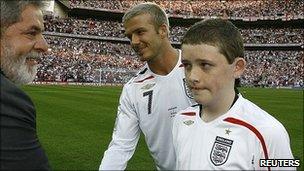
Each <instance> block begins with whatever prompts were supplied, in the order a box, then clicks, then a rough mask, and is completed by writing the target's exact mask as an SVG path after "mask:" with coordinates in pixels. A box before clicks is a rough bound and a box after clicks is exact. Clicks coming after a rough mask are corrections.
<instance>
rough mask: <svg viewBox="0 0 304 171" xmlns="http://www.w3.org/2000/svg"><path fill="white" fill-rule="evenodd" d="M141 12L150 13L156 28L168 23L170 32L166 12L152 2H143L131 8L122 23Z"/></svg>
mask: <svg viewBox="0 0 304 171" xmlns="http://www.w3.org/2000/svg"><path fill="white" fill-rule="evenodd" d="M140 14H150V15H151V16H152V18H153V19H154V23H153V24H154V26H155V29H158V28H159V27H160V26H161V25H162V24H165V25H167V26H168V27H167V28H168V30H167V31H168V34H169V19H168V17H167V15H166V12H165V11H164V10H163V9H162V8H161V7H160V6H158V5H157V4H155V3H151V2H147V3H141V4H138V5H136V6H134V7H132V8H131V9H129V10H128V11H127V12H126V13H125V14H124V16H123V17H122V23H125V22H127V21H128V20H130V19H132V18H133V17H135V16H137V15H140Z"/></svg>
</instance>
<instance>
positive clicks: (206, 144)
mask: <svg viewBox="0 0 304 171" xmlns="http://www.w3.org/2000/svg"><path fill="white" fill-rule="evenodd" d="M200 110H201V109H200V106H199V105H196V106H193V107H189V108H187V109H185V110H183V111H180V112H179V113H178V114H177V115H176V117H175V119H174V123H173V129H172V133H173V144H174V149H175V151H176V156H177V167H176V169H178V170H267V169H268V168H267V167H260V166H259V159H265V152H266V153H267V154H266V155H268V158H269V159H293V155H292V152H291V149H290V143H289V136H288V133H287V131H286V130H285V128H284V126H283V125H282V124H281V123H280V122H279V121H277V120H276V119H275V118H274V117H272V116H271V115H269V114H268V113H267V112H265V111H264V110H262V109H261V108H259V107H258V106H256V105H255V104H253V103H252V102H250V101H249V100H247V99H245V98H243V97H242V96H241V95H240V94H239V97H238V100H237V101H236V102H235V104H234V105H233V106H232V108H231V109H230V110H229V111H228V112H227V113H225V114H223V115H222V116H220V117H218V118H217V119H215V120H213V121H211V122H208V123H206V122H204V121H203V120H202V119H201V118H200V114H199V113H200ZM227 118H229V119H227ZM258 134H260V135H261V136H260V137H262V138H259V137H258V136H259V135H258ZM262 141H264V142H265V148H266V151H264V150H263V145H262V144H263V142H262ZM272 169H275V170H280V169H281V170H290V169H292V170H295V168H287V167H281V168H280V167H276V168H272Z"/></svg>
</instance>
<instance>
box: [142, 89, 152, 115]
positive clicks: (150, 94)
mask: <svg viewBox="0 0 304 171" xmlns="http://www.w3.org/2000/svg"><path fill="white" fill-rule="evenodd" d="M145 96H148V115H149V114H151V108H152V96H153V90H150V91H146V92H144V93H143V97H145Z"/></svg>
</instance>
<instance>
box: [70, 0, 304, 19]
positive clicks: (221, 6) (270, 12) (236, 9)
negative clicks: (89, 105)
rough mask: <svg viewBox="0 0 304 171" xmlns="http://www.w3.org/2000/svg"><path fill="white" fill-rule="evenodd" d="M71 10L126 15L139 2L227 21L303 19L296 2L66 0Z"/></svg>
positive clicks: (175, 12) (302, 4)
mask: <svg viewBox="0 0 304 171" xmlns="http://www.w3.org/2000/svg"><path fill="white" fill-rule="evenodd" d="M69 2H70V6H71V7H72V8H81V7H86V8H92V9H106V10H114V11H126V10H127V9H129V8H130V7H131V6H133V5H135V4H139V3H142V2H155V3H157V4H159V5H160V6H162V7H163V8H164V9H166V12H167V13H168V14H170V15H181V16H227V17H239V18H246V17H255V18H264V17H279V16H284V17H286V18H294V17H295V16H303V15H304V12H303V8H304V1H299V0H248V1H242V0H233V1H230V0H229V1H228V0H187V1H185V0H111V1H108V0H90V1H86V0H69Z"/></svg>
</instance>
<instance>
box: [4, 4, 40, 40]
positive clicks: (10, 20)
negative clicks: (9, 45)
mask: <svg viewBox="0 0 304 171" xmlns="http://www.w3.org/2000/svg"><path fill="white" fill-rule="evenodd" d="M28 5H34V6H37V7H39V8H40V9H42V8H44V6H45V3H44V1H42V0H0V12H1V34H2V33H3V31H4V30H5V29H6V28H7V27H9V26H10V25H12V24H14V23H16V22H18V21H19V20H20V16H21V13H22V11H23V10H24V8H25V7H26V6H28Z"/></svg>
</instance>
